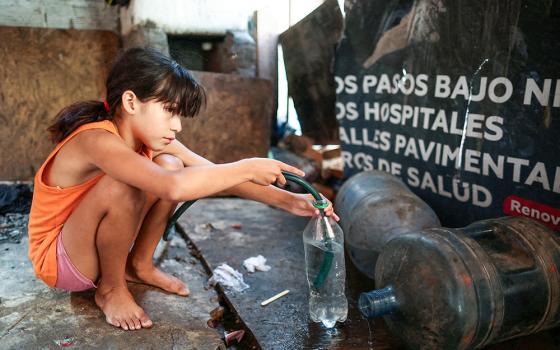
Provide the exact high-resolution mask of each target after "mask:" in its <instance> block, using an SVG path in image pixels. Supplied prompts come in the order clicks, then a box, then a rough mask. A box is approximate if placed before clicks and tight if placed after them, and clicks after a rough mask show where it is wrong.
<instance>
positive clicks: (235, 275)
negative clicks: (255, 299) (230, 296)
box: [208, 263, 249, 292]
mask: <svg viewBox="0 0 560 350" xmlns="http://www.w3.org/2000/svg"><path fill="white" fill-rule="evenodd" d="M208 283H209V284H210V285H211V286H215V285H216V284H217V283H219V284H220V285H221V286H222V287H224V288H229V289H232V290H234V291H236V292H241V291H244V290H245V289H247V288H249V285H248V284H247V283H245V282H244V281H243V274H242V273H240V272H239V271H237V270H235V269H234V268H232V267H231V266H229V265H228V264H225V263H224V264H221V265H220V266H218V267H216V268H215V269H214V271H212V277H210V279H209V280H208Z"/></svg>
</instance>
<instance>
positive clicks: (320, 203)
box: [313, 199, 329, 209]
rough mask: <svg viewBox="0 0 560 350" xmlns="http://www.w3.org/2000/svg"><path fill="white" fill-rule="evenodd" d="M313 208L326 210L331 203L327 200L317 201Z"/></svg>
mask: <svg viewBox="0 0 560 350" xmlns="http://www.w3.org/2000/svg"><path fill="white" fill-rule="evenodd" d="M313 206H314V207H315V208H317V209H325V208H326V207H328V206H329V202H328V201H327V200H325V199H321V200H316V201H314V202H313Z"/></svg>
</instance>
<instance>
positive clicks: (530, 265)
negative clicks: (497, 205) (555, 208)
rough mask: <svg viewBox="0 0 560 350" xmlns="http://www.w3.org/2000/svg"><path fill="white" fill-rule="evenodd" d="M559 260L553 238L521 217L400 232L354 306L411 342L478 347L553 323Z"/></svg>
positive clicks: (559, 243)
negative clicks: (371, 286)
mask: <svg viewBox="0 0 560 350" xmlns="http://www.w3.org/2000/svg"><path fill="white" fill-rule="evenodd" d="M559 264H560V240H559V239H558V237H557V236H556V235H555V233H554V232H553V231H552V230H550V229H549V228H547V227H546V226H544V225H541V224H539V223H537V222H535V221H532V220H531V219H528V218H524V217H506V218H500V219H492V220H485V221H479V222H476V223H473V224H471V225H469V226H467V227H465V228H462V229H448V228H432V229H426V230H423V231H419V232H414V233H406V234H404V235H401V236H398V237H396V238H394V239H393V240H391V241H390V242H389V243H388V244H387V245H386V246H385V248H384V249H383V252H382V253H381V255H380V256H379V259H378V261H377V266H376V272H375V282H376V286H378V287H379V288H382V289H380V290H376V291H373V292H369V293H363V294H362V295H361V296H360V299H359V306H360V310H361V311H362V313H363V314H364V315H366V316H367V317H375V316H382V315H385V320H386V322H387V325H388V326H389V328H390V330H391V331H392V332H393V333H394V334H395V335H397V336H399V337H400V338H401V339H402V340H403V342H404V343H405V344H406V345H407V346H408V347H409V348H411V349H430V350H432V349H476V348H481V347H483V346H485V345H488V344H491V343H496V342H500V341H503V340H506V339H509V338H513V337H519V336H522V335H526V334H530V333H534V332H538V331H540V330H544V329H547V328H551V327H554V326H557V325H559V323H560V313H559V310H558V309H559V303H560V274H559V272H558V267H559V266H560V265H559Z"/></svg>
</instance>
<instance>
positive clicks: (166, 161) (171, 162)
mask: <svg viewBox="0 0 560 350" xmlns="http://www.w3.org/2000/svg"><path fill="white" fill-rule="evenodd" d="M153 161H154V163H156V164H157V165H159V166H161V167H162V168H164V169H166V170H178V169H182V168H184V167H185V165H184V164H183V161H182V160H180V159H179V158H177V157H175V156H174V155H171V154H167V153H162V154H160V155H158V156H157V157H155V158H154V160H153Z"/></svg>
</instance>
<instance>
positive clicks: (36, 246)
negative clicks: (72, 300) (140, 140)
mask: <svg viewBox="0 0 560 350" xmlns="http://www.w3.org/2000/svg"><path fill="white" fill-rule="evenodd" d="M90 129H105V130H107V131H109V132H111V133H113V134H115V135H119V133H118V130H117V128H116V127H115V125H114V124H113V123H112V122H111V121H110V120H103V121H100V122H94V123H89V124H84V125H82V126H80V127H79V128H77V129H76V130H74V132H72V133H71V134H70V135H68V136H67V137H66V138H65V139H64V140H62V141H61V142H60V143H59V144H57V145H56V147H55V148H54V150H53V151H52V152H51V154H49V156H48V157H47V159H46V160H45V162H44V163H43V165H41V167H40V168H39V171H37V174H36V175H35V180H34V189H33V201H32V203H31V212H30V213H29V227H28V232H29V258H30V259H31V262H32V263H33V269H34V271H35V274H36V275H37V277H39V278H40V279H42V280H43V281H44V282H45V283H46V284H47V285H48V286H50V287H54V286H55V285H56V278H57V261H56V238H57V237H58V234H59V233H60V231H61V229H62V225H63V224H64V223H65V222H66V220H67V219H68V217H69V216H70V214H71V213H72V211H73V210H74V209H75V208H76V207H77V206H78V204H79V203H80V201H81V199H82V198H83V197H84V196H85V194H86V193H87V192H88V191H89V190H90V189H91V188H92V187H93V186H95V184H97V182H99V180H101V178H102V177H103V175H105V174H99V175H97V176H95V177H93V178H91V179H89V180H87V181H85V182H84V183H81V184H79V185H75V186H71V187H66V188H60V187H52V186H48V185H47V184H45V183H44V182H43V172H44V170H45V167H46V166H47V164H49V162H50V161H51V160H52V159H53V157H54V156H55V155H56V154H57V153H58V151H59V150H60V149H61V148H62V147H63V146H64V145H65V144H66V143H67V142H68V141H70V140H71V139H72V138H73V137H74V136H76V135H77V134H79V133H80V132H83V131H85V130H90ZM142 152H143V154H144V155H145V156H146V157H148V158H150V159H151V157H152V152H151V151H148V150H147V149H145V148H144V149H143V151H142Z"/></svg>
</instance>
